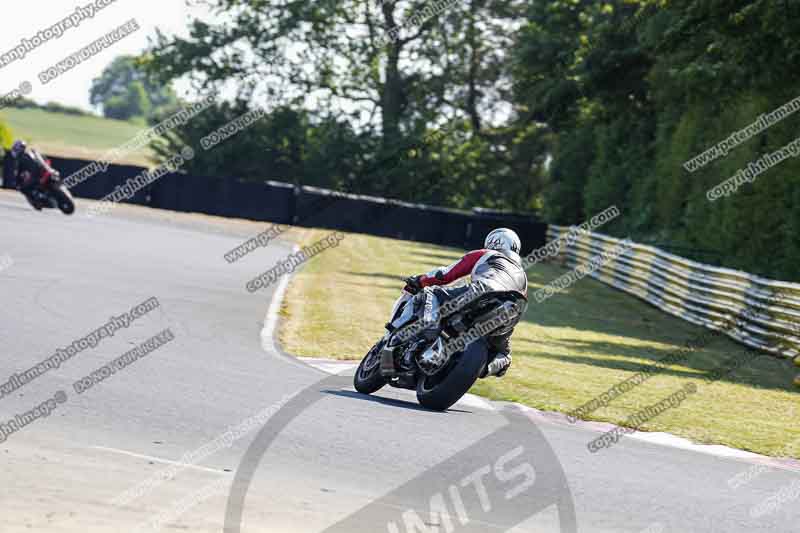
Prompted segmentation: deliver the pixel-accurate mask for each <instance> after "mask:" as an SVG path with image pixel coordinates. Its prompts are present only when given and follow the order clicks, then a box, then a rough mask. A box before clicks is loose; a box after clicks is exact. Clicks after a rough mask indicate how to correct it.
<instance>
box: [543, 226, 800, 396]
mask: <svg viewBox="0 0 800 533" xmlns="http://www.w3.org/2000/svg"><path fill="white" fill-rule="evenodd" d="M570 229H571V228H570V227H566V226H556V225H552V224H551V225H550V226H549V227H548V229H547V240H548V242H550V241H553V240H555V239H558V238H560V237H566V235H567V234H568V233H569V231H570ZM574 236H575V234H573V237H574ZM621 242H622V240H621V239H616V238H614V237H609V236H608V235H603V234H600V233H593V232H583V231H578V232H577V238H574V239H569V240H566V242H565V243H564V244H562V246H561V248H560V250H559V255H558V258H557V259H558V260H560V261H561V262H562V263H563V264H564V265H565V266H567V267H569V268H575V267H576V266H578V265H581V264H587V263H588V262H589V259H590V258H592V257H594V256H596V255H598V254H600V253H602V252H603V251H608V250H611V249H612V248H614V247H615V246H617V245H619V244H620V243H621ZM589 275H590V276H592V277H593V278H595V279H597V280H599V281H602V282H603V283H606V284H608V285H610V286H612V287H614V288H616V289H619V290H622V291H625V292H627V293H629V294H632V295H634V296H636V297H638V298H641V299H642V300H645V301H647V302H649V303H651V304H652V305H654V306H656V307H658V308H659V309H661V310H663V311H666V312H667V313H670V314H672V315H675V316H677V317H680V318H682V319H684V320H688V321H689V322H692V323H694V324H698V325H701V326H705V327H707V328H710V329H713V330H718V331H724V332H725V334H726V335H728V336H729V337H731V338H732V339H734V340H736V341H738V342H740V343H742V344H746V345H747V346H750V347H753V348H757V349H759V350H763V351H765V352H768V353H770V354H772V355H775V356H776V357H788V358H791V359H793V360H794V362H795V364H796V365H798V366H800V284H798V283H789V282H785V281H775V280H770V279H766V278H762V277H759V276H755V275H752V274H748V273H746V272H742V271H740V270H732V269H728V268H718V267H713V266H710V265H705V264H703V263H697V262H695V261H691V260H689V259H685V258H683V257H679V256H677V255H673V254H670V253H667V252H665V251H663V250H660V249H658V248H655V247H653V246H648V245H643V244H634V245H633V246H632V248H631V249H630V250H628V251H626V252H624V253H622V254H621V255H620V256H619V257H618V258H616V259H614V260H612V261H609V262H608V263H606V264H605V265H603V266H602V267H600V268H598V269H597V270H596V271H594V272H592V273H591V274H589ZM794 382H795V384H796V385H798V386H800V375H798V376H797V377H796V378H795V380H794Z"/></svg>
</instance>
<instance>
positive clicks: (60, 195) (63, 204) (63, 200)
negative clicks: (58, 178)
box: [53, 185, 75, 215]
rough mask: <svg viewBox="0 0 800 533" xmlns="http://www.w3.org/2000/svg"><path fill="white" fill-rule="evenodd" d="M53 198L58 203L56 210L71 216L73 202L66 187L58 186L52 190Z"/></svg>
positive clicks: (73, 207) (73, 208)
mask: <svg viewBox="0 0 800 533" xmlns="http://www.w3.org/2000/svg"><path fill="white" fill-rule="evenodd" d="M53 196H54V197H55V199H56V203H58V208H59V209H60V210H61V212H62V213H64V214H65V215H71V214H72V213H74V212H75V202H74V201H73V200H72V195H71V194H70V193H69V191H68V190H67V188H66V187H64V186H63V185H59V186H58V187H54V188H53Z"/></svg>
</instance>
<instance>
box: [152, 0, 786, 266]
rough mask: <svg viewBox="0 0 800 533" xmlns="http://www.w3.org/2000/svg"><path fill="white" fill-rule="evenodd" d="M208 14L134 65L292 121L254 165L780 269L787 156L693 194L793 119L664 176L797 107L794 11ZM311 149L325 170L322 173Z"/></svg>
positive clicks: (422, 5)
mask: <svg viewBox="0 0 800 533" xmlns="http://www.w3.org/2000/svg"><path fill="white" fill-rule="evenodd" d="M209 3H210V4H211V5H212V7H215V8H217V9H218V10H219V12H220V13H221V14H223V15H225V14H227V16H228V20H226V21H225V22H224V23H220V24H215V25H209V24H206V23H203V22H201V21H195V22H194V23H193V24H192V26H191V32H190V34H189V36H188V37H187V38H185V39H183V38H178V37H168V36H164V35H161V36H160V37H159V39H158V40H157V42H156V45H155V47H154V48H153V49H152V50H151V51H150V53H149V54H148V55H147V56H146V57H145V59H144V60H143V63H144V64H145V65H146V66H147V67H148V69H150V71H151V72H153V73H154V74H155V75H157V76H159V77H160V79H161V80H163V81H169V80H172V79H174V78H176V77H180V76H183V75H187V76H188V77H189V78H190V79H191V80H192V81H194V82H195V84H196V86H197V87H198V88H206V89H209V88H220V87H235V90H236V93H237V97H238V102H240V104H237V105H241V106H244V108H247V107H252V106H262V107H266V108H268V109H270V110H271V111H273V112H277V111H278V110H281V111H280V113H281V114H282V116H284V117H288V116H289V115H287V114H286V113H287V112H288V111H289V110H291V111H293V112H295V113H297V117H302V118H301V119H298V120H297V121H294V122H290V123H287V124H286V125H285V127H286V128H287V132H288V133H287V135H288V136H283V137H282V136H280V135H278V134H279V133H280V131H279V130H278V129H275V130H274V131H273V132H272V133H269V134H264V137H261V138H262V140H263V142H264V143H266V144H264V145H263V148H262V150H263V151H265V152H266V153H268V154H271V153H283V150H285V147H286V146H291V147H292V148H291V151H290V152H291V154H293V155H292V156H291V157H292V158H294V159H291V160H292V161H294V162H295V163H297V164H293V165H292V166H290V167H285V168H286V169H287V170H286V171H287V172H290V171H291V172H295V173H296V176H297V177H296V179H297V180H300V181H301V182H304V181H303V180H316V181H314V183H326V184H327V185H326V186H331V184H333V185H337V186H341V187H346V188H349V189H350V190H353V191H355V192H363V193H369V194H379V195H385V196H392V197H399V198H401V199H406V200H412V201H422V202H429V203H435V204H441V205H449V206H456V207H472V206H476V205H483V206H489V207H494V208H510V209H516V210H530V209H541V210H542V212H543V213H544V214H545V215H546V218H547V219H548V220H550V221H553V222H559V223H567V224H569V223H578V222H582V221H583V220H585V219H587V218H589V217H591V216H592V215H594V214H596V213H598V212H600V211H603V210H605V209H606V208H607V207H609V206H610V205H611V204H615V205H617V207H619V208H620V210H621V211H622V212H623V216H622V217H619V218H617V219H615V220H614V221H613V222H612V223H611V224H609V225H608V226H606V227H604V231H609V232H612V233H617V234H620V235H623V234H624V235H631V236H633V237H636V238H638V239H640V240H643V241H645V242H654V243H657V244H660V243H665V244H666V243H674V244H679V245H682V246H683V247H688V248H694V249H697V250H700V251H705V252H713V253H716V254H718V257H719V260H720V262H723V263H724V264H726V265H729V266H733V267H738V268H744V269H749V270H753V271H755V272H760V273H764V274H771V275H773V276H784V277H788V276H794V277H800V267H799V266H797V265H800V261H799V260H800V256H798V255H797V253H798V252H797V250H798V249H799V248H800V246H798V238H797V237H796V233H792V234H793V235H795V236H794V237H792V238H784V237H781V238H780V239H779V238H778V237H776V236H777V235H785V234H788V233H791V232H792V231H793V229H794V228H797V227H799V226H800V206H798V205H797V204H796V203H795V201H794V200H795V199H796V198H797V195H796V194H795V193H794V191H795V190H796V188H797V185H798V180H800V178H798V173H797V172H796V171H797V170H798V169H799V168H800V164H799V163H798V161H797V160H796V159H792V160H789V161H786V162H783V163H781V165H780V166H779V167H776V168H774V169H771V170H770V171H769V172H767V173H765V174H764V175H763V176H762V177H760V178H759V179H758V181H756V182H755V183H754V184H748V185H746V186H745V187H744V188H743V189H742V190H741V191H740V192H738V193H737V195H736V197H732V198H726V199H725V200H724V201H722V202H718V203H713V204H712V203H710V202H708V201H707V199H706V197H705V191H706V190H707V189H708V188H710V187H712V186H714V185H716V184H717V183H719V182H721V181H724V180H725V179H727V178H729V177H730V176H732V175H733V174H734V173H735V172H736V171H737V170H738V169H740V168H742V167H745V166H747V164H748V162H750V161H753V160H754V159H756V158H757V157H758V156H759V155H760V154H762V153H764V152H766V151H768V150H775V149H777V148H779V147H781V146H783V145H785V144H786V143H788V142H789V141H791V140H792V139H793V138H794V135H793V131H794V130H793V128H794V124H795V122H793V121H792V120H788V119H787V120H786V121H783V122H782V123H781V124H780V125H777V126H773V127H771V128H769V130H767V131H765V132H762V133H761V134H759V135H758V136H756V137H755V138H754V139H751V140H750V141H748V142H747V143H744V144H743V145H742V146H739V147H737V148H736V150H734V151H732V152H731V154H729V155H728V156H727V157H725V158H721V159H719V160H717V161H714V162H713V163H712V164H709V165H707V166H706V167H704V168H702V169H701V170H698V171H697V172H693V173H689V172H687V171H686V170H685V169H684V168H683V162H684V161H686V160H688V159H690V158H691V157H693V156H695V155H697V154H699V153H701V152H703V151H704V150H706V149H707V148H708V147H709V146H713V145H714V144H715V143H717V142H718V141H720V140H722V139H725V138H727V137H728V136H729V135H730V134H731V133H732V132H733V131H735V130H738V129H740V128H742V127H744V126H746V125H747V124H749V123H750V122H752V121H753V120H755V119H756V118H757V117H758V115H760V114H761V113H764V112H769V111H772V110H774V109H775V108H777V107H778V106H780V105H782V104H784V103H786V102H788V101H789V100H791V99H792V98H794V97H796V96H798V94H796V93H797V89H796V87H797V86H798V84H797V81H798V80H797V78H798V77H800V69H798V68H797V67H798V66H800V51H798V50H797V48H796V47H795V46H794V45H793V39H794V36H796V35H797V34H798V30H800V17H797V16H793V15H797V13H790V12H788V11H787V10H791V9H792V7H791V3H786V2H783V1H782V0H674V1H670V2H666V1H664V0H608V1H606V2H596V1H594V0H551V1H548V2H529V1H527V0H465V1H464V2H451V1H449V0H428V1H422V0H385V1H379V2H376V1H375V0H340V1H337V2H332V1H330V0H327V1H322V2H297V3H285V2H279V1H276V0H210V1H209ZM795 9H796V8H795ZM387 36H388V37H387ZM244 108H243V109H244ZM798 116H800V115H798ZM796 118H797V117H793V119H796ZM278 123H279V122H275V124H278ZM437 131H439V132H443V134H437V133H436V132H437ZM272 143H283V144H279V145H275V144H272ZM287 143H288V144H287ZM220 154H223V155H222V156H221V157H225V158H232V157H233V156H232V153H228V152H224V153H223V152H220ZM326 154H327V155H326ZM284 157H286V156H284ZM326 157H327V159H326ZM315 158H316V159H315ZM331 158H335V159H337V160H340V161H342V169H341V170H339V169H338V167H336V165H332V166H326V165H329V161H330V159H331ZM230 160H232V159H230ZM300 163H302V164H300ZM312 168H317V169H318V170H315V171H311V170H310V169H312ZM325 173H328V174H330V175H331V176H332V178H331V179H330V180H325V178H323V177H322V175H323V174H325ZM292 181H294V180H292ZM754 228H755V229H754ZM754 231H757V232H758V233H754ZM776 243H777V244H776ZM698 259H703V260H707V259H708V256H707V255H706V254H703V255H699V256H698Z"/></svg>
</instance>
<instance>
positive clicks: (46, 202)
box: [21, 151, 75, 215]
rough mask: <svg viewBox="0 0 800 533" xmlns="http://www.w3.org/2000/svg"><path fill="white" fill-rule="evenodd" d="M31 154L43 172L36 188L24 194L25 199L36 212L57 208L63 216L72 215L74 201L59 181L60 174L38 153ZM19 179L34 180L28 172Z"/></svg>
mask: <svg viewBox="0 0 800 533" xmlns="http://www.w3.org/2000/svg"><path fill="white" fill-rule="evenodd" d="M31 152H33V153H32V154H31V155H32V156H33V157H35V158H38V159H39V160H40V162H42V163H43V164H42V168H43V169H44V170H42V174H41V176H40V177H39V183H38V184H37V186H36V187H34V188H33V189H32V190H31V191H30V193H29V194H26V195H25V198H27V199H28V202H29V203H30V204H31V206H33V208H34V209H36V210H37V211H41V210H42V209H43V208H44V209H48V208H56V207H57V208H58V209H60V210H61V212H62V213H64V214H65V215H71V214H72V213H74V212H75V200H73V198H72V195H71V194H70V192H69V189H67V187H66V185H64V183H63V182H62V181H61V174H59V172H58V171H57V170H55V169H53V167H51V166H50V160H49V159H43V158H42V156H41V155H40V154H39V153H38V152H35V151H31ZM21 177H22V179H23V180H25V181H27V180H30V179H34V178H33V177H32V176H31V175H30V172H24V173H23V175H22V176H21Z"/></svg>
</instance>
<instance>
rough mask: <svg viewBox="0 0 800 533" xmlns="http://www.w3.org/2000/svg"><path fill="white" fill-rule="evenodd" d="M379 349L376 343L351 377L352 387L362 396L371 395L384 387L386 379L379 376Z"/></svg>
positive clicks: (379, 345) (379, 344)
mask: <svg viewBox="0 0 800 533" xmlns="http://www.w3.org/2000/svg"><path fill="white" fill-rule="evenodd" d="M381 347H382V346H381V343H378V344H376V345H375V346H373V347H372V349H371V350H370V351H369V352H367V355H365V356H364V359H362V360H361V363H359V365H358V368H357V369H356V374H355V376H353V386H354V387H355V388H356V390H357V391H358V392H360V393H362V394H372V393H373V392H376V391H377V390H379V389H380V388H381V387H383V386H384V385H386V379H385V378H384V377H383V376H381V358H380V348H381Z"/></svg>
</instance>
